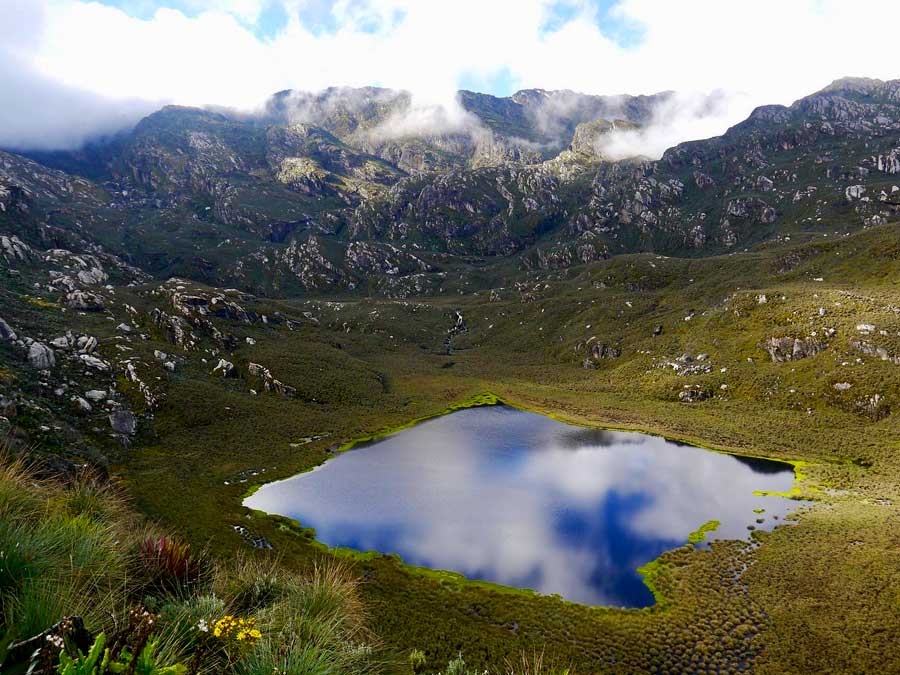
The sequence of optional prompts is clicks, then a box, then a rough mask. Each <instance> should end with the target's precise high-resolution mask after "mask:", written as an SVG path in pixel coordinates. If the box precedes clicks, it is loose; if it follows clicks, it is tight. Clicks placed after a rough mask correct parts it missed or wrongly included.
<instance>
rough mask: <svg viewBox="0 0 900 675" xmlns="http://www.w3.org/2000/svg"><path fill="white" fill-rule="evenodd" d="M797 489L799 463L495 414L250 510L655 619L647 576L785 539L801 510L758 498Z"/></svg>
mask: <svg viewBox="0 0 900 675" xmlns="http://www.w3.org/2000/svg"><path fill="white" fill-rule="evenodd" d="M793 477H794V474H793V469H792V467H791V466H790V465H787V464H782V463H778V462H771V461H767V460H759V459H752V458H743V457H736V456H732V455H725V454H719V453H715V452H711V451H708V450H702V449H700V448H695V447H691V446H685V445H682V444H679V443H674V442H671V441H667V440H665V439H663V438H660V437H658V436H648V435H645V434H638V433H624V432H616V431H603V430H596V429H587V428H583V427H577V426H572V425H568V424H563V423H561V422H557V421H555V420H552V419H550V418H548V417H545V416H543V415H539V414H536V413H530V412H524V411H521V410H517V409H514V408H510V407H507V406H491V407H480V408H471V409H468V410H462V411H459V412H455V413H452V414H449V415H444V416H442V417H437V418H434V419H431V420H428V421H426V422H423V423H421V424H419V425H417V426H415V427H413V428H411V429H408V430H406V431H402V432H399V433H397V434H395V435H393V436H390V437H388V438H385V439H383V440H380V441H376V442H374V443H370V444H367V445H366V446H358V447H357V448H355V449H354V450H353V451H351V452H346V453H341V454H339V455H337V456H336V457H334V458H333V459H331V460H329V461H328V462H326V463H325V464H323V465H322V466H320V467H318V468H317V469H315V470H314V471H311V472H308V473H303V474H300V475H297V476H294V477H293V478H290V479H288V480H284V481H280V482H277V483H271V484H269V485H265V486H263V487H262V488H261V489H260V490H259V491H258V492H256V493H255V494H254V495H253V496H252V497H249V498H248V499H247V500H246V501H245V504H246V505H247V506H249V507H251V508H254V509H260V510H263V511H267V512H269V513H278V514H281V515H285V516H289V517H291V518H296V519H297V520H299V521H300V523H301V524H302V525H303V526H305V527H314V528H315V529H316V537H317V539H319V541H322V542H323V543H325V544H328V545H329V546H345V547H349V548H354V549H358V550H362V551H369V550H374V551H380V552H382V553H397V554H399V555H400V556H401V557H402V558H403V560H404V561H405V562H407V563H410V564H413V565H421V566H424V567H430V568H435V569H445V570H453V571H455V572H460V573H462V574H464V575H465V576H467V577H469V578H471V579H482V580H486V581H493V582H497V583H500V584H504V585H507V586H516V587H520V588H531V589H534V590H536V591H538V592H540V593H544V594H550V593H558V594H560V595H562V596H563V597H564V598H566V599H568V600H572V601H575V602H581V603H585V604H591V605H614V606H627V607H643V606H647V605H651V604H653V596H652V595H651V593H650V591H649V590H648V589H647V587H646V586H645V585H644V583H643V580H642V579H641V577H640V575H639V574H638V573H637V568H638V567H640V566H641V565H643V564H645V563H647V562H649V561H651V560H653V559H654V558H656V557H657V556H659V555H660V554H661V553H662V552H663V551H666V550H668V549H672V548H675V547H678V546H681V545H683V544H684V543H685V542H686V541H687V538H688V535H689V534H690V533H691V532H692V531H694V530H696V529H697V528H699V527H700V526H701V525H702V524H703V523H706V522H707V521H710V520H718V521H720V522H721V525H720V526H719V528H718V530H717V531H716V532H714V533H711V534H710V535H708V538H723V539H739V538H746V537H748V535H749V532H750V531H749V530H748V529H747V526H748V525H753V526H755V527H758V528H761V529H770V528H772V527H774V526H775V525H777V524H778V523H780V522H781V519H782V518H783V517H784V516H785V515H786V514H787V513H789V512H790V511H791V510H792V509H793V508H796V506H797V502H796V501H793V500H790V499H785V498H782V497H763V496H755V495H754V494H753V493H754V491H774V492H783V491H787V490H789V489H790V488H791V483H792V481H793ZM754 509H765V511H764V512H763V513H757V512H755V511H754ZM776 516H777V519H776V518H775V517H776ZM758 518H764V522H763V523H761V524H760V523H757V522H756V521H757V519H758Z"/></svg>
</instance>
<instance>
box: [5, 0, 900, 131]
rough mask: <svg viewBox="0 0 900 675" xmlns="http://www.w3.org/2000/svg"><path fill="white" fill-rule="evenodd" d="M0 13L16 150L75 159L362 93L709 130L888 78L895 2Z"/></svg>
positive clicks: (100, 6) (149, 6)
mask: <svg viewBox="0 0 900 675" xmlns="http://www.w3.org/2000/svg"><path fill="white" fill-rule="evenodd" d="M0 17H3V21H2V23H0V92H2V93H0V96H2V102H3V105H2V106H0V146H4V147H12V148H29V147H32V148H35V147H40V148H70V147H77V146H78V145H80V144H82V143H83V142H84V141H85V140H87V139H89V138H91V137H93V136H96V135H98V134H104V133H111V132H113V131H115V130H117V129H120V128H123V127H126V126H128V125H130V124H133V123H134V122H135V121H136V120H137V119H139V118H140V117H141V116H143V115H145V114H147V113H149V112H151V111H153V110H155V109H157V108H158V107H160V106H161V105H163V104H166V103H178V104H183V105H206V104H211V105H221V106H228V107H233V108H237V109H241V110H245V111H251V110H253V109H256V108H258V107H259V106H260V105H261V104H262V103H263V101H264V100H265V99H266V98H267V97H268V96H269V95H271V94H272V93H274V92H275V91H279V90H281V89H286V88H294V89H303V90H310V91H316V90H319V89H322V88H324V87H327V86H364V85H379V86H386V87H394V88H403V89H407V90H409V91H411V92H412V93H413V98H414V101H415V102H417V104H419V105H439V106H453V105H454V103H453V101H454V93H455V91H456V90H457V89H459V88H467V89H474V90H478V91H483V92H487V93H493V94H496V95H508V94H510V93H512V92H514V91H516V90H518V89H521V88H531V87H540V88H545V89H572V90H576V91H580V92H584V93H598V94H620V93H629V94H649V93H654V92H657V91H663V90H676V91H679V92H683V94H684V96H685V97H686V100H688V101H690V100H692V98H691V97H693V96H696V95H698V94H703V95H706V94H709V93H711V92H719V93H720V94H724V96H723V97H720V100H721V101H724V103H723V104H722V105H721V106H719V109H717V111H716V115H715V120H714V122H713V120H707V123H704V124H703V125H699V126H698V125H693V126H692V125H691V124H682V125H681V126H683V128H684V130H683V131H680V132H679V134H680V135H682V136H683V135H691V134H694V135H696V134H703V133H706V134H709V133H721V131H724V129H725V128H727V126H728V125H730V124H733V123H736V122H738V121H740V119H742V118H743V117H745V116H746V115H747V114H748V113H749V111H750V110H751V109H752V108H753V107H754V106H756V105H760V104H767V103H782V104H789V103H791V102H792V101H793V100H795V99H797V98H800V97H802V96H804V95H806V94H809V93H811V92H813V91H816V90H818V89H820V88H822V87H823V86H825V85H827V84H828V83H829V82H830V81H832V80H834V79H836V78H838V77H842V76H845V75H859V76H869V77H877V78H881V79H892V78H897V77H900V59H898V58H897V56H896V40H895V34H894V32H895V30H896V26H898V25H900V2H896V0H855V1H854V2H846V0H452V1H451V0H93V1H88V0H0ZM680 116H681V115H680V111H679V114H675V115H670V116H669V117H670V118H674V119H676V120H677V119H679V118H680ZM670 122H671V119H670ZM676 135H678V134H676ZM667 140H668V139H667ZM681 140H686V138H682V139H681Z"/></svg>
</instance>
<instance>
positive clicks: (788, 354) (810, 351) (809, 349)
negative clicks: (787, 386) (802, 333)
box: [763, 337, 826, 363]
mask: <svg viewBox="0 0 900 675" xmlns="http://www.w3.org/2000/svg"><path fill="white" fill-rule="evenodd" d="M763 347H764V348H765V350H766V352H768V354H769V356H770V357H771V358H772V361H774V362H775V363H784V362H787V361H798V360H799V359H805V358H807V357H809V356H815V355H816V354H818V353H819V352H821V351H822V350H823V349H825V347H826V345H825V343H824V342H822V341H821V340H817V339H815V338H802V339H801V338H791V337H781V338H778V337H771V338H769V339H768V340H766V342H765V344H764V345H763Z"/></svg>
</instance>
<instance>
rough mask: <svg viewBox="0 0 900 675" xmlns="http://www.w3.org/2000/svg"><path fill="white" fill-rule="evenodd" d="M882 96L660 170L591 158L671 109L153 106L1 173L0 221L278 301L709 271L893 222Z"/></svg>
mask: <svg viewBox="0 0 900 675" xmlns="http://www.w3.org/2000/svg"><path fill="white" fill-rule="evenodd" d="M898 92H900V82H898V81H893V82H879V81H870V80H854V79H848V80H840V81H837V82H835V83H834V84H832V85H831V86H829V87H828V88H826V89H824V90H822V91H821V92H818V93H816V94H813V95H811V96H809V97H806V98H803V99H801V100H799V101H797V102H796V103H795V104H794V105H792V106H790V107H780V106H768V107H763V108H760V109H758V110H756V111H754V113H753V114H752V115H751V117H750V118H749V119H748V120H746V121H745V122H743V123H741V124H739V125H737V126H735V127H734V128H732V129H729V130H728V132H726V133H725V134H724V135H723V136H721V137H719V138H713V139H709V140H703V141H693V142H689V143H684V144H682V145H679V146H678V147H675V148H672V149H670V150H669V151H667V152H666V153H665V155H664V156H663V157H662V159H660V160H658V161H649V160H646V159H642V158H637V157H636V158H632V159H626V160H621V161H611V160H608V159H607V158H606V157H605V155H604V148H605V140H606V139H608V138H613V137H616V138H619V139H622V138H626V139H627V138H628V136H629V135H639V134H640V133H642V132H641V127H640V125H641V124H649V123H652V118H653V110H654V109H655V108H654V107H655V106H658V105H660V104H661V103H662V102H665V101H667V100H668V99H669V97H670V96H671V95H669V94H660V95H657V96H654V97H615V98H609V97H592V96H581V95H577V94H573V93H571V92H544V91H539V90H530V91H523V92H519V93H517V94H515V95H514V96H512V97H510V98H506V99H503V98H495V97H491V96H486V95H480V94H474V93H471V92H461V93H460V95H459V102H460V105H461V108H462V113H461V114H462V118H461V120H457V121H452V120H446V119H444V120H441V119H437V120H435V119H431V118H428V119H426V120H425V121H424V122H423V121H422V120H420V119H418V118H416V115H415V114H414V113H416V110H415V109H413V108H410V105H411V104H410V98H409V96H408V95H407V94H404V93H402V92H393V91H388V90H378V89H363V90H341V89H338V90H328V91H326V92H323V93H321V94H318V95H308V94H300V93H296V92H282V93H280V94H277V95H276V96H274V97H273V98H272V100H271V101H270V102H269V105H268V107H267V109H266V112H265V114H262V115H259V116H254V117H237V116H235V115H231V114H227V113H222V112H214V111H210V110H200V109H188V108H178V107H168V108H165V109H163V110H161V111H159V112H157V113H154V114H153V115H150V116H149V117H147V118H146V119H144V120H143V121H142V122H140V123H139V124H138V125H137V126H136V127H135V129H134V130H133V131H132V132H130V133H129V134H126V135H125V136H123V137H121V138H119V139H118V140H116V141H115V142H113V143H110V144H108V145H106V146H103V147H97V148H89V149H87V150H85V151H82V152H80V153H66V154H60V153H56V154H44V155H33V156H32V159H27V158H25V157H22V156H19V155H13V154H11V153H4V154H2V155H0V158H2V159H0V190H2V192H0V195H2V202H0V204H2V207H3V209H2V212H0V214H2V215H0V218H2V221H0V222H2V227H3V231H4V232H5V233H6V234H7V235H16V236H19V237H22V238H23V240H25V241H27V242H28V243H30V244H33V245H38V246H45V247H46V245H49V244H50V243H52V242H51V240H54V239H55V240H59V241H67V242H68V244H67V245H70V246H71V247H72V248H73V249H74V250H76V251H79V252H87V251H89V250H93V249H97V248H98V247H102V249H103V250H105V251H107V252H108V253H110V254H113V255H119V256H121V257H122V258H123V259H124V260H125V261H126V262H128V263H129V264H132V265H135V266H137V267H140V268H142V269H144V270H145V271H147V272H148V273H150V274H154V275H161V276H166V275H168V274H179V275H182V276H186V277H189V278H193V279H197V280H198V281H204V282H208V283H213V284H216V285H233V286H237V287H240V288H243V289H245V290H248V291H253V292H262V293H268V294H277V295H291V294H295V293H298V292H322V291H327V292H343V291H353V290H354V289H359V288H361V287H363V286H365V287H366V288H367V290H369V291H374V292H378V293H383V294H386V295H393V296H397V295H410V294H416V293H424V292H432V291H434V290H439V289H441V288H445V287H446V285H447V282H446V277H447V275H448V274H449V275H450V276H453V274H454V270H456V269H458V268H459V267H461V266H462V267H465V266H466V265H467V264H470V263H471V260H472V258H473V257H476V258H489V259H490V260H492V261H495V262H496V263H497V264H500V265H501V266H503V265H505V266H509V267H518V268H520V269H535V268H565V267H569V266H571V265H574V264H580V263H584V262H589V261H592V260H597V259H600V258H602V257H605V256H608V255H611V254H617V253H628V252H635V251H655V252H659V253H663V254H678V255H706V254H711V253H721V252H725V251H728V250H734V249H736V248H740V247H742V246H746V245H748V244H753V243H755V242H759V241H762V240H764V239H767V238H770V237H773V236H784V235H789V234H790V233H792V232H798V231H815V230H816V229H817V228H821V226H822V223H823V222H824V220H826V219H827V218H828V217H830V216H833V215H841V216H843V215H844V214H852V217H850V218H848V219H847V222H848V227H851V228H858V227H864V226H868V225H873V224H876V223H881V222H886V221H888V220H891V219H893V218H895V217H896V214H897V210H898V207H897V202H898V201H900V197H898V194H897V193H898V187H897V183H898V182H900V178H898V177H897V174H898V173H900V93H898ZM604 116H606V117H607V118H611V119H605V118H604ZM417 124H418V125H419V126H417ZM422 125H426V126H427V127H429V128H435V129H443V131H441V132H440V133H433V132H430V131H428V129H426V126H422ZM34 160H39V161H40V162H43V164H41V163H38V162H36V161H34ZM50 167H59V168H57V169H53V168H50ZM62 169H64V171H62Z"/></svg>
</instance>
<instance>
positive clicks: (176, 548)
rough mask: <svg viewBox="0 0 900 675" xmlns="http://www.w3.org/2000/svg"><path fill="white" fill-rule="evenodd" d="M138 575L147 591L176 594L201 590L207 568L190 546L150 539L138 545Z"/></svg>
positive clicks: (169, 539)
mask: <svg viewBox="0 0 900 675" xmlns="http://www.w3.org/2000/svg"><path fill="white" fill-rule="evenodd" d="M136 572H137V575H138V578H139V579H141V580H142V581H143V583H144V585H145V588H146V589H147V590H148V591H159V592H162V593H175V592H181V591H184V590H186V589H187V588H188V587H190V586H198V585H199V584H200V581H201V577H202V574H203V572H204V565H203V561H202V560H201V558H199V557H197V556H194V555H193V553H192V552H191V547H190V545H189V544H185V543H181V542H179V541H176V540H175V539H173V538H172V537H167V536H149V537H146V538H144V539H143V540H142V541H141V542H140V544H139V545H138V553H137V570H136Z"/></svg>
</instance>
